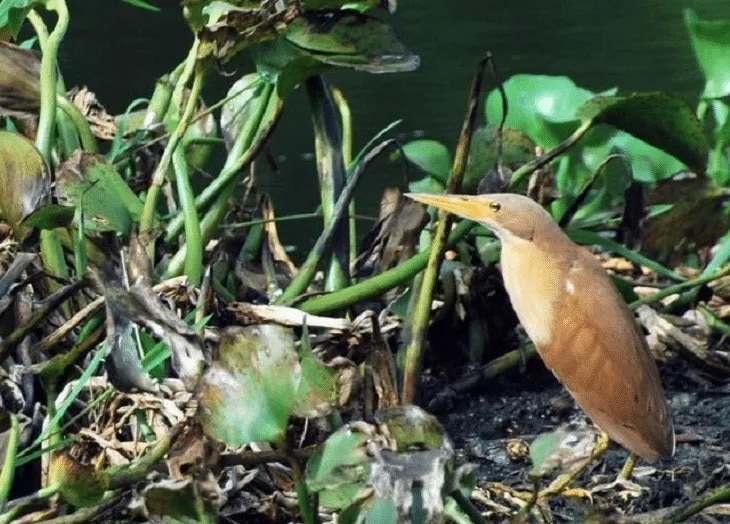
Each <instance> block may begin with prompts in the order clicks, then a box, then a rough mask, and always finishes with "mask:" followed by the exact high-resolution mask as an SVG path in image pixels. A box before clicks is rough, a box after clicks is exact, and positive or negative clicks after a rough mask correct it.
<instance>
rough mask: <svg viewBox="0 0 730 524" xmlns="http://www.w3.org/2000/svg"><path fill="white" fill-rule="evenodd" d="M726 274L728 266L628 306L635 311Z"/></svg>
mask: <svg viewBox="0 0 730 524" xmlns="http://www.w3.org/2000/svg"><path fill="white" fill-rule="evenodd" d="M727 274H730V266H728V267H726V268H724V269H723V270H721V271H718V272H717V273H714V274H712V275H702V276H699V277H697V278H694V279H692V280H686V281H684V282H681V283H679V284H674V285H672V286H667V287H665V288H664V289H662V290H660V291H657V292H656V293H652V294H651V295H649V296H648V297H644V298H642V299H640V300H635V301H634V302H632V303H631V304H629V307H630V308H631V309H636V308H637V307H639V306H642V305H645V304H652V303H654V302H658V301H659V300H661V299H663V298H665V297H668V296H670V295H674V294H675V293H680V292H682V291H684V290H685V289H693V288H697V287H700V286H704V285H705V284H707V283H709V282H712V281H713V280H717V279H719V278H722V277H724V276H725V275H727Z"/></svg>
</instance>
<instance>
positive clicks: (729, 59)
mask: <svg viewBox="0 0 730 524" xmlns="http://www.w3.org/2000/svg"><path fill="white" fill-rule="evenodd" d="M684 24H685V26H687V31H688V32H689V36H690V41H691V42H692V48H693V49H694V52H695V56H696V57H697V62H698V63H699V66H700V69H702V73H703V74H704V76H705V89H704V91H703V92H702V97H703V98H722V97H725V96H728V95H730V20H700V19H699V18H698V17H697V15H696V14H695V12H694V11H693V10H692V9H685V10H684Z"/></svg>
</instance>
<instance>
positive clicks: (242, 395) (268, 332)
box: [198, 324, 299, 447]
mask: <svg viewBox="0 0 730 524" xmlns="http://www.w3.org/2000/svg"><path fill="white" fill-rule="evenodd" d="M298 366H299V360H298V358H297V354H296V351H295V350H294V336H293V333H292V330H291V329H289V328H284V327H281V326H276V325H274V324H262V325H258V326H249V327H246V328H238V327H236V328H228V329H226V330H225V331H224V332H223V333H222V334H221V338H220V342H219V345H218V350H217V354H216V355H214V362H213V364H212V365H211V366H210V368H208V369H207V370H206V371H205V373H204V374H203V377H202V379H201V387H200V391H199V400H198V401H199V404H200V409H199V410H198V418H199V420H200V422H201V423H202V425H203V429H204V430H205V432H206V434H207V435H208V436H210V437H212V438H215V439H218V440H221V441H223V442H225V443H226V444H228V445H229V446H234V447H236V446H242V445H244V444H247V443H249V442H260V441H264V442H275V443H281V442H282V441H283V439H284V436H285V434H286V426H287V421H288V419H289V415H290V413H291V409H292V405H293V401H294V393H295V380H297V377H296V370H297V368H298Z"/></svg>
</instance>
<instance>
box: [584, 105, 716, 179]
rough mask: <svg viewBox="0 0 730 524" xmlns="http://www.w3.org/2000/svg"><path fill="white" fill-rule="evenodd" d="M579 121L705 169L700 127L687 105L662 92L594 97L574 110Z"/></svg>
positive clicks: (704, 151)
mask: <svg viewBox="0 0 730 524" xmlns="http://www.w3.org/2000/svg"><path fill="white" fill-rule="evenodd" d="M577 116H578V117H579V118H580V119H581V120H583V121H591V122H592V123H594V124H608V125H611V126H613V127H616V128H618V129H621V130H623V131H626V132H627V133H630V134H631V135H633V136H635V137H636V138H639V139H641V140H643V141H644V142H646V143H647V144H650V145H653V146H655V147H657V148H659V149H661V150H663V151H666V152H667V153H669V154H670V155H672V156H674V157H675V158H677V159H679V160H681V161H682V162H684V163H685V164H687V166H689V168H690V169H692V170H693V171H694V172H697V173H703V172H704V171H705V168H706V167H707V153H708V148H707V140H706V139H705V134H704V132H703V130H702V125H701V124H700V122H699V120H697V117H696V116H695V114H694V111H693V110H692V108H691V107H689V105H687V103H686V102H685V101H684V100H682V99H680V98H677V97H674V96H671V95H668V94H666V93H661V92H654V93H634V94H632V95H629V96H596V97H593V98H591V99H590V100H588V101H586V102H585V103H584V104H583V105H581V107H580V108H579V109H578V111H577Z"/></svg>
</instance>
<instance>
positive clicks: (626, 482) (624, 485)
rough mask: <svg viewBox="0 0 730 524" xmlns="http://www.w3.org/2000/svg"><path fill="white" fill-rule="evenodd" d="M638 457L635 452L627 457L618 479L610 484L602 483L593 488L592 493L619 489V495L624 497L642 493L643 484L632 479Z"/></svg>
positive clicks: (636, 495)
mask: <svg viewBox="0 0 730 524" xmlns="http://www.w3.org/2000/svg"><path fill="white" fill-rule="evenodd" d="M637 459H638V457H637V456H636V455H635V454H633V453H632V454H630V455H629V458H627V459H626V462H625V463H624V467H623V468H621V472H620V473H619V474H618V476H617V477H616V480H614V481H613V482H609V483H608V484H600V485H598V486H595V487H594V488H592V489H591V493H597V492H599V491H607V490H609V489H611V490H619V495H621V496H622V497H624V498H625V497H638V496H639V495H640V494H641V489H642V488H641V486H640V485H639V484H637V483H636V482H633V481H632V480H631V474H632V473H633V472H634V466H636V461H637Z"/></svg>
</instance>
